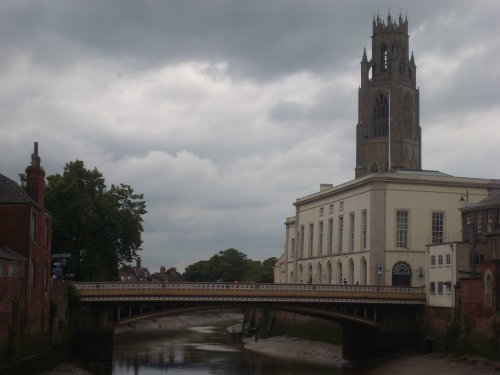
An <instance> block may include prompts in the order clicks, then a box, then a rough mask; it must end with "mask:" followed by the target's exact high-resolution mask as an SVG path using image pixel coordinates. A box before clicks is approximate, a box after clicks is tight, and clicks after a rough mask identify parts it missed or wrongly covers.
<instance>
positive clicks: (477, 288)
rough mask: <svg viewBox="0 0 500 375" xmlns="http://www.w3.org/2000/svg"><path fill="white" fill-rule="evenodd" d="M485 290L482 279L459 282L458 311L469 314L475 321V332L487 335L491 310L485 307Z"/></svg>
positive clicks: (491, 314)
mask: <svg viewBox="0 0 500 375" xmlns="http://www.w3.org/2000/svg"><path fill="white" fill-rule="evenodd" d="M484 298H485V290H484V283H483V279H482V278H474V279H472V278H471V279H462V280H461V281H460V311H461V312H462V313H467V314H469V315H470V316H471V317H472V318H473V319H474V321H475V328H474V330H475V331H476V332H479V333H482V334H486V335H489V334H490V331H491V329H490V319H491V317H492V316H493V309H492V308H486V307H485V302H484Z"/></svg>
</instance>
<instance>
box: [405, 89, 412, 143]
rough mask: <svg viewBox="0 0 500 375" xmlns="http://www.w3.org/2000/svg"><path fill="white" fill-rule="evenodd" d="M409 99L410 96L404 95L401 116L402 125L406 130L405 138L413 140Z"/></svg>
mask: <svg viewBox="0 0 500 375" xmlns="http://www.w3.org/2000/svg"><path fill="white" fill-rule="evenodd" d="M411 107H412V106H411V97H410V94H406V95H405V98H404V100H403V116H404V123H405V125H406V128H407V130H408V133H407V136H408V137H409V138H414V134H413V121H412V108H411Z"/></svg>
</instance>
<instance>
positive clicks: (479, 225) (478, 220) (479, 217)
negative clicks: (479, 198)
mask: <svg viewBox="0 0 500 375" xmlns="http://www.w3.org/2000/svg"><path fill="white" fill-rule="evenodd" d="M481 214H482V212H481V211H479V212H478V213H477V215H476V224H477V233H481V232H482V231H483V220H482V215H481Z"/></svg>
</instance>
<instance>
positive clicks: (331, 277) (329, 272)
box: [326, 262, 333, 284]
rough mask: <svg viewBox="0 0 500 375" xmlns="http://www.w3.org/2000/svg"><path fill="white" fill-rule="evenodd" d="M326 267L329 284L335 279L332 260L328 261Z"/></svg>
mask: <svg viewBox="0 0 500 375" xmlns="http://www.w3.org/2000/svg"><path fill="white" fill-rule="evenodd" d="M326 269H327V272H328V284H332V281H333V269H332V264H331V263H330V262H328V264H327V265H326Z"/></svg>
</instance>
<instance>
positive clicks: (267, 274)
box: [255, 257, 278, 283]
mask: <svg viewBox="0 0 500 375" xmlns="http://www.w3.org/2000/svg"><path fill="white" fill-rule="evenodd" d="M277 261H278V259H277V258H276V257H271V258H267V259H266V260H264V261H263V262H262V265H261V268H260V272H259V277H258V278H257V280H255V281H256V282H258V283H272V282H274V265H275V264H276V262H277Z"/></svg>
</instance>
